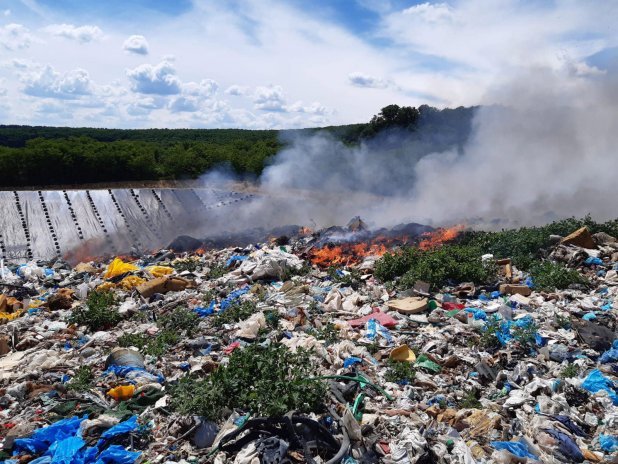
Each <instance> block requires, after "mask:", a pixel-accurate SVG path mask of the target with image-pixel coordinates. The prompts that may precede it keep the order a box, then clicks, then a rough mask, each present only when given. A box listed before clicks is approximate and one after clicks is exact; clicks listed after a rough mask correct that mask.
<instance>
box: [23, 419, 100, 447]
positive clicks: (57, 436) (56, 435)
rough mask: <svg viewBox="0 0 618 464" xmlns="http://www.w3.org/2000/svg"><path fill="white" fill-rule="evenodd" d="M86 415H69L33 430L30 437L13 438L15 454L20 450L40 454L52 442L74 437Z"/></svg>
mask: <svg viewBox="0 0 618 464" xmlns="http://www.w3.org/2000/svg"><path fill="white" fill-rule="evenodd" d="M87 418H88V416H83V417H77V416H75V417H71V418H69V419H62V420H60V421H58V422H56V423H54V424H52V425H49V426H47V427H43V428H40V429H38V430H35V432H34V433H33V434H32V436H30V438H18V439H17V440H15V443H14V445H13V450H14V451H15V454H18V453H20V452H22V451H27V452H29V453H33V454H40V453H42V452H44V451H47V449H48V448H49V447H50V446H51V445H52V444H54V443H56V442H59V441H62V440H64V439H65V438H70V437H74V436H75V435H76V434H77V432H78V430H79V426H80V424H81V423H82V421H84V420H86V419H87Z"/></svg>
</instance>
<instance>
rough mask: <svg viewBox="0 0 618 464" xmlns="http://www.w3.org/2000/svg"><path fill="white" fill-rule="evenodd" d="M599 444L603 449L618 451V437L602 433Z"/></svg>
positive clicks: (610, 451) (609, 451) (611, 451)
mask: <svg viewBox="0 0 618 464" xmlns="http://www.w3.org/2000/svg"><path fill="white" fill-rule="evenodd" d="M599 445H601V449H602V450H603V451H607V452H608V453H613V452H614V451H618V438H616V437H612V436H611V435H604V434H601V435H600V436H599Z"/></svg>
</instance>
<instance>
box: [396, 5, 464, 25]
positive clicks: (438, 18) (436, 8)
mask: <svg viewBox="0 0 618 464" xmlns="http://www.w3.org/2000/svg"><path fill="white" fill-rule="evenodd" d="M403 14H404V15H408V16H416V17H418V18H420V19H421V20H422V21H426V22H428V23H438V22H442V21H451V20H452V19H453V9H452V7H450V6H449V5H447V4H446V3H421V4H419V5H414V6H411V7H410V8H407V9H405V10H403Z"/></svg>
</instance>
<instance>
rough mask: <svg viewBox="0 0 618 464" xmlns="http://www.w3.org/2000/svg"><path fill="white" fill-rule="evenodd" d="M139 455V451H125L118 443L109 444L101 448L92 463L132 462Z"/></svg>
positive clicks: (114, 463) (130, 463)
mask: <svg viewBox="0 0 618 464" xmlns="http://www.w3.org/2000/svg"><path fill="white" fill-rule="evenodd" d="M141 455H142V453H140V452H139V451H127V450H126V449H124V448H123V447H122V446H120V445H111V446H109V447H108V448H107V449H105V450H103V452H102V453H101V454H100V455H99V457H98V458H97V460H96V461H95V463H94V464H133V463H134V462H136V461H137V460H138V458H139V457H140V456H141Z"/></svg>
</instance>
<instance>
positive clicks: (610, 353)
mask: <svg viewBox="0 0 618 464" xmlns="http://www.w3.org/2000/svg"><path fill="white" fill-rule="evenodd" d="M599 362H600V363H601V364H607V363H611V362H618V349H616V348H611V349H609V350H607V351H606V352H605V353H603V354H602V355H601V356H600V357H599Z"/></svg>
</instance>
